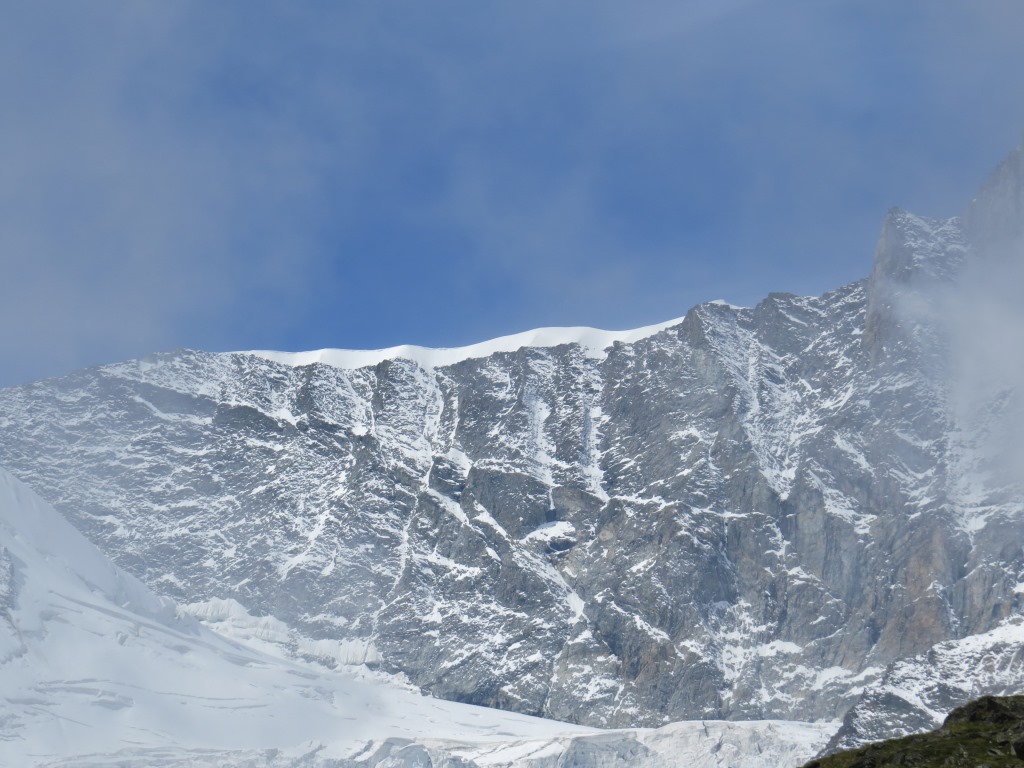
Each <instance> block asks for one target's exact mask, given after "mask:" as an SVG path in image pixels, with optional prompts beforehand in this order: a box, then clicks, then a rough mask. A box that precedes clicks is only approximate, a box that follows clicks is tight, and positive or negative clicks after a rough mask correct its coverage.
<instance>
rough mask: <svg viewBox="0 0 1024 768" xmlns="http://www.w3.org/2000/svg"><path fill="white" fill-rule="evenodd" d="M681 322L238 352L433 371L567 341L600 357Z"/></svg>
mask: <svg viewBox="0 0 1024 768" xmlns="http://www.w3.org/2000/svg"><path fill="white" fill-rule="evenodd" d="M682 321H683V319H682V318H681V317H680V318H677V319H675V320H669V321H668V322H665V323H657V324H656V325H648V326H644V327H643V328H634V329H632V330H628V331H603V330H601V329H599V328H586V327H572V328H535V329H534V330H532V331H524V332H522V333H514V334H512V335H510V336H501V337H499V338H496V339H489V340H488V341H482V342H480V343H478V344H470V345H468V346H465V347H451V348H444V349H432V348H430V347H418V346H415V345H412V344H403V345H401V346H397V347H388V348H386V349H369V350H364V349H319V350H313V351H310V352H275V351H271V350H254V351H251V352H240V353H238V354H243V355H256V356H257V357H262V358H264V359H266V360H271V361H273V362H275V363H283V364H284V365H290V366H292V367H295V368H297V367H301V366H304V365H312V364H313V363H323V364H324V365H330V366H332V367H334V368H342V369H345V370H355V369H357V368H366V367H368V366H374V365H377V364H379V363H382V362H384V361H385V360H398V359H401V360H411V361H413V362H414V363H417V364H418V365H419V366H420V367H421V368H423V369H424V370H433V369H435V368H443V367H445V366H449V365H455V364H456V363H461V362H463V361H465V360H474V359H478V358H484V357H490V356H491V355H493V354H496V353H498V352H515V351H517V350H520V349H524V348H531V349H547V348H551V347H560V346H563V345H566V344H578V345H579V346H580V348H581V349H582V350H583V351H584V353H585V354H586V355H587V356H588V357H590V358H596V359H600V358H603V357H604V353H605V350H607V349H608V348H609V347H611V346H612V345H613V344H615V343H616V342H618V343H621V344H632V343H633V342H635V341H639V340H641V339H646V338H648V337H649V336H653V335H655V334H656V333H659V332H661V331H663V330H665V329H666V328H671V327H672V326H674V325H679V323H681V322H682Z"/></svg>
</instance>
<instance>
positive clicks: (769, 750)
mask: <svg viewBox="0 0 1024 768" xmlns="http://www.w3.org/2000/svg"><path fill="white" fill-rule="evenodd" d="M0 688H2V690H3V692H4V697H3V699H2V701H0V722H2V723H3V737H2V739H0V762H2V764H3V765H38V766H42V765H47V766H76V767H77V768H87V767H88V766H101V765H102V766H109V765H115V764H116V765H119V766H125V767H131V766H140V767H141V766H147V767H149V766H210V767H211V768H212V767H213V766H217V767H218V768H232V767H234V766H238V767H239V768H240V767H241V766H253V765H260V766H267V767H269V768H284V766H300V765H301V766H306V767H307V768H327V767H328V766H331V768H356V767H357V766H358V767H360V768H369V767H370V766H414V765H423V764H427V765H430V764H433V765H437V766H450V767H451V768H456V767H457V768H474V766H477V765H483V764H486V765H488V766H492V767H498V766H513V765H517V766H532V767H533V768H545V767H546V766H551V767H552V768H554V766H563V765H571V764H574V763H573V762H572V761H573V760H581V759H584V760H589V762H587V763H586V764H587V765H601V764H602V763H601V758H602V757H605V758H614V757H615V756H617V755H618V756H623V755H625V756H628V757H629V759H630V763H631V764H634V765H638V766H651V767H652V768H653V767H654V766H661V765H666V764H667V762H666V761H667V760H668V759H669V756H680V755H682V756H685V757H686V759H687V761H688V762H689V764H691V765H695V766H707V767H708V768H711V767H712V766H723V765H744V766H750V768H755V766H767V765H770V764H772V763H771V761H772V760H777V761H788V762H794V761H796V760H799V759H802V758H806V757H807V756H809V755H810V754H812V753H813V752H814V751H815V750H816V749H818V748H820V746H821V745H822V744H823V742H824V740H825V738H827V734H828V730H829V729H826V728H823V727H821V726H813V725H805V724H797V723H757V724H732V723H690V724H685V723H684V724H678V725H675V726H670V727H668V728H665V729H661V730H659V731H650V732H637V731H629V732H614V731H609V732H602V733H596V732H593V731H591V730H590V729H586V728H580V727H578V726H576V727H574V726H568V725H565V724H563V723H553V722H551V721H545V720H538V719H535V718H529V717H525V716H522V715H517V714H514V713H508V712H500V711H498V710H493V709H484V708H480V707H473V706H469V705H465V704H456V703H451V702H444V701H438V700H436V699H431V698H427V697H423V696H421V695H419V694H418V693H415V692H413V691H411V690H408V689H399V688H396V687H394V686H392V685H388V684H387V683H386V682H384V681H381V680H375V679H373V678H372V677H367V676H365V675H364V676H363V677H362V679H359V678H356V677H353V676H352V675H350V674H340V673H334V672H330V671H327V670H324V669H323V668H322V667H319V666H318V667H314V666H310V665H308V664H302V663H296V662H292V661H288V660H286V659H284V658H280V657H274V656H271V655H267V654H264V653H261V652H259V651H258V650H254V649H253V648H252V647H250V646H247V645H244V644H240V643H236V642H233V641H231V640H227V639H225V638H223V637H222V636H220V635H218V634H217V633H214V632H212V631H210V630H209V629H206V628H204V627H203V626H202V625H201V624H199V623H198V622H197V621H196V620H195V619H194V618H192V617H191V616H189V615H188V614H187V613H183V612H181V611H179V610H178V609H177V608H176V607H175V605H174V604H173V603H172V602H171V601H170V600H168V599H167V598H163V597H157V596H156V595H155V594H153V593H152V592H151V591H149V590H148V589H147V588H146V587H145V586H143V585H142V584H141V583H140V582H139V581H138V580H137V579H135V578H134V577H132V576H129V575H128V574H126V573H124V572H123V571H121V570H120V569H118V568H117V567H115V566H114V565H113V564H111V563H110V562H109V560H107V559H106V558H105V557H104V556H103V555H101V554H100V553H99V552H98V551H97V550H96V549H95V548H94V547H93V546H92V545H91V544H89V543H88V542H87V541H86V540H85V539H84V538H83V537H82V536H81V534H79V533H78V532H77V531H75V530H74V528H72V527H71V526H70V525H69V524H68V523H67V522H66V521H65V520H64V519H63V518H62V517H61V516H60V515H59V514H58V513H57V512H56V511H55V510H53V509H52V508H51V507H50V506H49V505H48V504H46V503H45V502H43V501H42V500H41V499H39V498H38V497H37V496H36V495H35V494H33V493H32V492H31V491H30V490H29V489H27V488H26V487H25V486H24V485H22V484H21V483H19V482H18V481H16V480H14V479H13V478H12V477H10V475H8V474H7V473H6V472H4V471H3V470H0ZM759 753H760V754H761V755H762V757H759V756H758V755H759ZM736 759H738V761H739V762H734V760H736ZM424 760H426V761H428V762H426V763H424V762H423V761H424ZM765 760H767V761H768V762H765ZM430 761H432V762H430ZM478 761H480V762H478Z"/></svg>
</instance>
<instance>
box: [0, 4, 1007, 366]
mask: <svg viewBox="0 0 1024 768" xmlns="http://www.w3.org/2000/svg"><path fill="white" fill-rule="evenodd" d="M1021 23H1024V10H1022V9H1021V6H1020V4H1019V3H1010V2H995V1H994V0H988V1H985V0H983V2H981V3H977V2H974V3H967V2H961V1H960V0H956V2H950V3H942V4H936V3H931V2H925V1H924V0H914V1H912V2H908V3H901V4H899V6H898V7H894V6H893V5H892V4H891V3H882V2H867V3H864V2H858V3H854V2H835V3H820V2H807V1H799V2H794V3H792V4H788V5H783V6H780V5H778V4H771V3H767V2H764V1H763V0H732V1H730V2H715V3H712V2H703V1H701V2H693V3H685V4H679V3H667V2H664V1H663V0H657V1H652V2H641V3H635V4H631V5H630V6H628V8H627V7H626V6H623V5H622V4H620V3H612V2H598V3H582V2H569V3H558V4H550V3H539V2H525V3H516V4H511V5H480V4H474V3H468V2H462V3H460V2H451V3H442V4H441V5H437V4H433V5H431V6H430V7H414V6H407V7H402V8H398V7H397V6H393V5H383V4H374V5H366V6H348V5H344V6H343V5H338V4H333V3H322V4H316V5H314V6H285V5H278V4H255V5H251V4H250V5H246V7H245V8H242V7H241V6H232V5H228V4H213V5H211V4H209V3H199V2H181V3H173V4H168V3H162V4H152V3H150V4H137V3H130V2H110V3H105V4H102V5H96V4H91V5H90V6H88V7H86V6H84V5H82V4H76V3H71V2H67V3H60V2H57V3H47V4H30V5H27V6H24V7H21V8H17V9H8V11H7V12H6V13H5V23H4V25H3V27H2V29H0V97H2V98H3V100H4V104H5V110H4V118H3V119H2V120H0V166H2V168H3V173H2V174H0V254H2V255H0V265H2V270H3V280H2V281H0V322H2V323H3V326H4V328H5V329H7V330H6V332H5V333H4V334H3V335H2V337H0V356H2V357H3V359H4V361H5V364H4V366H3V368H2V374H0V383H11V382H14V381H18V380H25V379H27V378H31V377H35V376H41V375H48V374H54V373H59V372H62V371H65V370H68V369H70V368H72V367H74V366H78V365H84V364H89V363H93V362H101V361H105V360H113V359H118V358H123V357H127V356H133V355H141V354H144V353H146V352H148V351H152V350H156V349H161V348H168V347H175V346H181V345H190V346H200V347H206V348H215V349H216V348H221V349H223V348H245V347H274V346H278V347H314V346H326V345H335V346H376V345H382V344H392V343H398V342H401V341H410V342H420V343H432V344H446V343H447V344H455V343H462V342H466V341H472V340H474V339H476V338H479V337H482V336H486V335H491V334H497V333H507V332H512V331H516V330H521V329H523V328H525V327H528V326H531V325H540V324H548V323H559V324H578V323H587V324H595V325H603V326H606V327H623V326H627V325H634V324H639V323H646V322H653V321H655V320H660V319H665V318H668V317H672V316H676V315H680V314H682V313H683V312H685V311H686V309H687V308H688V307H689V305H690V304H692V303H694V302H695V301H699V300H704V299H708V298H715V297H724V298H728V299H730V300H733V301H737V302H741V303H746V302H749V301H753V300H756V298H757V297H758V296H760V295H762V294H763V293H765V292H767V291H768V290H780V289H782V290H785V289H788V290H793V291H796V292H804V291H811V292H816V291H821V290H825V289H827V288H830V287H834V286H835V285H837V284H839V283H840V282H843V281H845V280H849V279H854V278H856V277H859V276H861V275H863V274H865V273H866V272H867V269H868V267H869V260H870V254H871V247H872V242H871V241H872V239H873V237H874V234H875V232H876V231H877V226H878V221H879V219H880V217H881V215H882V213H883V212H884V210H885V209H886V208H887V207H888V206H889V205H891V204H897V203H898V204H903V205H905V206H907V207H909V208H913V209H917V210H920V211H921V212H923V213H935V214H940V215H941V214H945V213H948V212H952V211H953V210H955V209H956V208H957V207H959V205H960V203H961V202H962V197H963V196H964V195H965V194H968V193H969V190H970V189H972V188H973V187H974V186H975V184H976V183H977V182H978V181H980V178H981V175H982V173H983V170H979V169H984V168H985V167H986V166H987V165H989V164H990V163H992V162H994V161H995V160H996V159H998V157H999V156H1000V155H1001V154H1002V152H1003V151H1004V150H1005V149H1006V148H1007V146H1009V144H1011V143H1012V142H1013V140H1014V138H1015V137H1016V136H1017V135H1018V134H1019V131H1020V129H1021V127H1024V103H1022V101H1021V100H1020V98H1019V94H1020V92H1021V90H1022V86H1024V53H1022V52H1021V51H1020V46H1019V45H1017V41H1016V40H1014V39H1013V35H1012V34H1011V33H1010V32H1009V31H1008V30H1012V29H1019V28H1020V25H1021ZM951 52H952V53H951Z"/></svg>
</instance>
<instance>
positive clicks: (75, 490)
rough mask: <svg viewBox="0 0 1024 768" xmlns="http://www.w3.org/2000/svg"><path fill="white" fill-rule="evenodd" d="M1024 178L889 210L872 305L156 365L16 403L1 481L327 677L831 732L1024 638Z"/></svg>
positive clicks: (1012, 169) (636, 717)
mask: <svg viewBox="0 0 1024 768" xmlns="http://www.w3.org/2000/svg"><path fill="white" fill-rule="evenodd" d="M1021 157H1022V152H1021V150H1020V149H1018V150H1017V151H1016V152H1015V153H1013V154H1012V155H1011V156H1010V157H1009V158H1008V159H1007V161H1006V162H1005V163H1004V164H1003V165H1002V166H1000V168H999V169H998V171H997V172H996V174H995V175H994V176H993V178H992V180H991V181H990V182H989V183H988V184H987V185H986V186H985V187H984V188H983V189H982V191H981V192H980V193H979V195H978V196H977V198H976V199H975V200H974V201H973V202H972V203H971V205H970V206H968V209H967V213H966V214H965V216H964V217H963V218H962V219H961V218H953V219H943V220H933V219H926V218H922V217H919V216H915V215H913V214H910V213H907V212H904V211H901V210H898V209H894V210H892V211H890V212H889V214H888V216H887V217H886V219H885V222H884V225H883V228H882V235H881V238H880V241H879V245H878V251H877V254H876V257H875V263H874V268H873V270H872V273H871V275H870V277H869V278H868V279H866V280H864V281H860V282H857V283H853V284H851V285H848V286H845V287H842V288H839V289H838V290H836V291H834V292H831V293H828V294H825V295H824V296H821V297H816V298H807V297H796V296H792V295H789V294H771V295H769V296H768V297H767V298H766V299H765V300H764V301H762V302H761V303H760V304H758V305H757V306H756V307H753V308H742V307H733V306H730V305H728V304H725V303H723V302H712V303H708V304H702V305H700V306H698V307H695V308H694V309H692V310H690V312H688V313H687V314H686V316H685V317H684V318H682V319H681V320H680V321H677V322H670V323H667V324H664V325H663V326H655V327H652V328H649V329H642V330H641V331H638V332H635V333H626V334H623V335H617V336H616V335H606V334H603V332H598V331H593V330H591V329H569V330H562V331H558V330H547V331H541V332H535V333H534V334H527V335H521V336H519V337H510V338H507V339H503V340H497V341H496V342H494V343H489V344H484V345H477V346H476V347H472V348H466V349H463V350H445V351H435V352H431V351H425V350H421V349H417V348H397V349H394V350H387V351H382V352H379V353H350V352H343V351H337V350H326V351H322V352H317V353H304V354H298V355H290V354H285V353H270V352H250V353H230V354H212V353H204V352H194V351H186V350H182V351H178V352H173V353H167V354H160V355H154V356H152V357H150V358H147V359H144V360H138V361H132V362H127V363H122V364H117V365H110V366H103V367H99V368H94V369H89V370H83V371H78V372H76V373H73V374H71V375H69V376H65V377H62V378H57V379H51V380H47V381H42V382H37V383H33V384H29V385H25V386H21V387H14V388H9V389H4V390H0V464H3V465H5V466H7V467H8V468H9V469H10V470H11V472H12V473H14V474H15V475H17V476H18V477H19V478H21V479H22V480H24V481H25V482H26V483H28V484H30V485H31V486H32V487H33V488H34V489H36V490H37V491H38V492H39V493H40V494H41V495H42V496H43V497H44V498H46V499H47V500H49V501H50V502H52V503H53V504H54V505H55V506H56V507H57V508H58V509H60V510H61V511H62V512H63V513H64V514H66V515H67V516H68V517H69V518H70V519H71V520H72V521H73V522H74V524H75V525H76V526H77V527H78V528H79V529H80V530H82V531H83V532H84V533H85V534H86V535H87V536H89V537H90V539H92V541H93V542H95V543H96V544H97V546H99V547H100V548H101V549H102V550H103V551H104V552H105V553H107V554H108V555H109V556H110V557H111V558H112V559H113V560H114V561H115V562H116V563H117V564H118V565H119V566H120V567H122V568H124V569H125V570H126V571H128V572H130V573H132V574H134V575H135V576H137V577H138V578H139V579H141V580H142V581H143V582H145V583H146V584H147V585H148V586H149V587H151V588H152V589H154V590H155V591H157V592H159V593H160V594H164V595H167V596H170V597H172V598H174V599H175V600H178V601H179V602H181V603H189V604H198V605H212V604H214V601H218V600H220V601H223V600H228V599H230V600H234V601H236V602H237V603H238V604H239V605H241V606H244V608H245V609H246V611H248V612H249V613H251V614H253V615H256V616H263V617H275V618H276V619H277V620H279V621H282V622H284V623H285V624H286V625H287V626H288V627H289V633H290V634H289V635H288V643H289V645H290V648H291V650H292V652H293V653H294V654H295V655H297V656H299V657H307V658H318V659H319V660H320V661H322V662H324V663H327V664H329V665H338V666H343V665H347V664H359V663H368V664H371V665H374V666H376V667H379V668H380V669H382V670H383V671H385V672H388V673H394V674H402V675H405V676H406V677H407V679H408V680H409V681H410V682H411V683H412V684H414V685H415V686H417V687H419V688H420V689H421V690H423V691H425V692H429V693H431V694H433V695H434V696H436V697H439V698H442V699H449V700H452V701H460V702H468V703H473V704H481V705H487V706H491V707H498V708H502V709H506V710H513V711H517V712H521V713H525V714H531V715H542V716H545V717H549V718H554V719H558V720H565V721H570V722H575V723H581V724H584V725H590V726H602V727H638V726H647V727H653V726H661V725H663V724H665V723H668V722H672V721H677V720H693V719H701V718H711V719H720V718H724V719H731V720H739V719H764V718H782V719H792V720H819V721H832V720H836V719H839V718H841V717H843V716H845V715H847V713H848V712H851V711H853V712H856V711H861V710H857V705H858V702H859V701H861V700H862V697H864V696H868V695H871V694H872V692H874V691H878V690H880V689H879V688H878V686H884V685H886V684H888V683H887V681H891V680H893V679H895V677H894V676H897V675H898V671H899V669H901V667H899V666H898V665H899V664H900V663H903V662H907V661H908V660H913V659H915V658H917V657H919V656H920V655H921V654H927V653H929V652H930V651H931V650H932V649H934V648H940V647H943V648H944V647H946V646H944V645H943V644H946V643H951V642H952V643H956V642H959V641H963V640H965V639H967V638H971V637H975V636H983V635H985V633H991V632H995V631H996V630H998V629H999V628H1000V627H1002V626H1005V625H1006V622H1009V621H1011V619H1012V617H1014V616H1016V615H1019V614H1020V608H1021V594H1022V593H1024V587H1022V586H1021V585H1022V584H1024V527H1022V526H1021V524H1020V523H1021V516H1022V512H1024V510H1022V506H1024V490H1022V488H1021V484H1020V478H1021V477H1024V473H1022V472H1020V471H1018V469H1020V468H1022V467H1024V463H1021V462H1020V461H1019V457H1020V454H1021V452H1020V451H1019V450H1016V451H1015V450H1012V449H1011V448H1012V446H1014V445H1016V443H1015V442H1014V438H1015V436H1016V434H1019V432H1018V430H1017V426H1018V425H1024V420H1022V419H1020V403H1019V395H1018V394H1017V392H1019V391H1021V390H1020V389H1019V388H1018V387H1017V382H1018V379H1017V378H1016V375H1017V374H1018V371H1017V366H1015V365H1013V364H1009V363H1008V362H1007V357H1008V356H1009V357H1010V358H1011V359H1012V358H1013V349H1014V347H1012V346H1010V347H1006V346H1005V345H1000V344H998V343H995V342H998V341H999V340H1000V339H1001V338H1004V337H1003V336H1000V333H1007V332H1012V330H1013V328H1015V327H1018V325H1015V324H1014V321H1015V320H1016V319H1019V318H1017V317H1016V316H1015V315H1014V314H1013V312H1014V311H1015V310H1014V304H1013V302H1012V301H1010V302H1009V303H1007V302H1006V301H1005V300H1004V297H1003V295H1002V294H1001V293H1000V292H999V289H1000V288H1003V290H1005V286H1007V285H1011V286H1012V285H1016V284H1017V283H1013V281H1012V280H1009V279H1002V280H1001V281H1000V280H999V278H1000V277H1001V276H1002V277H1005V274H1006V271H1007V270H1008V269H1009V270H1011V272H1010V274H1015V273H1013V272H1012V269H1013V268H1015V267H1014V265H1016V264H1017V262H1018V261H1019V259H1017V260H1015V255H1019V250H1018V249H1016V243H1017V238H1018V237H1019V235H1020V232H1021V225H1020V222H1022V221H1024V209H1022V205H1024V204H1022V202H1021V201H1022V200H1024V195H1022V194H1021V190H1022V189H1024V163H1022V160H1021ZM993 275H995V276H996V279H995V281H993V278H992V276H993ZM989 289H991V292H989ZM996 310H999V311H996ZM1007 317H1009V321H1007V319H1006V318H1007ZM993 329H995V331H998V332H993ZM1008 446H1009V447H1008ZM1015 675H1016V673H1015V672H1013V673H1012V674H1010V677H1007V678H1005V679H1003V678H999V675H998V674H994V676H993V681H994V682H993V684H994V685H996V686H997V687H1007V686H1008V687H1013V686H1015V685H1017V684H1018V678H1017V677H1016V676H1015ZM979 692H983V691H975V692H974V693H975V694H977V693H979ZM959 695H960V694H959V693H958V694H956V695H953V696H951V697H949V698H947V699H944V700H943V701H944V704H943V706H953V705H955V704H957V703H960V702H958V701H957V700H956V699H957V696H959ZM856 722H860V721H850V720H848V721H847V724H848V725H849V728H847V731H846V736H845V737H844V738H846V739H847V741H850V740H853V741H855V740H856V739H858V738H862V739H866V738H871V737H873V736H874V735H875V734H874V733H873V732H872V733H871V734H868V733H864V734H858V733H857V732H856ZM880 722H881V721H880ZM851 723H852V724H851Z"/></svg>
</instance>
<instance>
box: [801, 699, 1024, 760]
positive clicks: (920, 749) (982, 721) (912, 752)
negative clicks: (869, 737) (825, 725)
mask: <svg viewBox="0 0 1024 768" xmlns="http://www.w3.org/2000/svg"><path fill="white" fill-rule="evenodd" d="M1022 765H1024V696H1009V697H1003V698H999V697H995V696H985V697H983V698H981V699H978V700H977V701H972V702H971V703H969V704H967V705H965V706H963V707H959V708H957V709H955V710H953V711H952V712H951V713H950V714H949V716H948V717H947V718H946V720H945V722H944V723H943V725H942V727H941V728H939V729H937V730H935V731H931V732H929V733H923V734H917V735H915V736H907V737H905V738H902V739H893V740H890V741H886V742H882V743H880V744H871V745H869V746H866V747H861V748H860V749H856V750H852V751H849V752H841V753H839V754H836V755H832V756H831V757H826V758H822V759H820V760H812V761H811V762H809V763H807V764H806V765H805V766H804V768H885V767H886V766H903V767H904V768H982V767H983V766H985V767H986V768H1020V766H1022Z"/></svg>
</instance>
